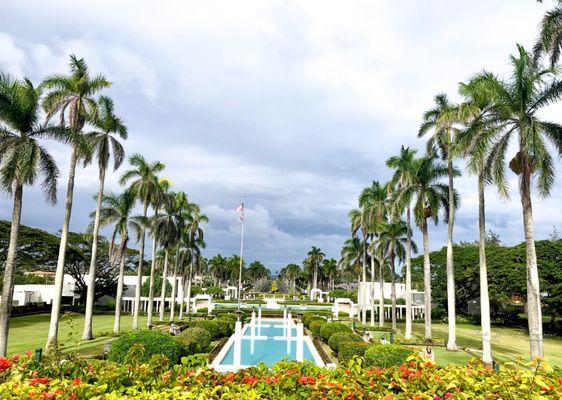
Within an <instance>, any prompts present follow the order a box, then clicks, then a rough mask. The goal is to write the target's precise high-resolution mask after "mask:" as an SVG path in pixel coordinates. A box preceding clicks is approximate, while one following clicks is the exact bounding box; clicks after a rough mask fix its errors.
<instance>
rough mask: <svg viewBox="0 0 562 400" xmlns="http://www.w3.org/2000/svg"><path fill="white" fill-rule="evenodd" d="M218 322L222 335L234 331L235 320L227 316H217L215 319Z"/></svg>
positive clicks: (227, 334) (228, 334)
mask: <svg viewBox="0 0 562 400" xmlns="http://www.w3.org/2000/svg"><path fill="white" fill-rule="evenodd" d="M213 321H214V322H216V323H217V325H218V327H219V331H220V335H221V336H230V335H231V334H232V332H234V324H235V323H234V322H232V320H230V319H227V318H223V317H221V318H217V319H215V320H213Z"/></svg>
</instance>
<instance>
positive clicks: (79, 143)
mask: <svg viewBox="0 0 562 400" xmlns="http://www.w3.org/2000/svg"><path fill="white" fill-rule="evenodd" d="M69 66H70V74H69V75H59V74H57V75H51V76H49V77H47V79H45V81H44V82H43V84H42V86H43V87H44V88H45V89H47V90H48V91H49V92H48V93H47V94H46V96H45V98H44V100H43V108H44V109H45V111H46V112H47V120H50V119H51V118H52V117H53V116H55V115H56V114H58V115H59V117H60V125H61V126H62V125H64V126H66V127H68V128H70V132H69V135H70V136H72V137H73V140H71V141H68V142H69V143H71V144H72V151H71V154H70V167H69V173H68V184H67V188H66V201H65V209H64V221H63V224H62V229H61V237H60V246H59V255H58V260H57V269H56V274H55V288H54V296H53V304H52V307H51V322H50V325H49V334H48V336H47V349H50V348H51V347H52V346H53V345H56V343H57V338H58V329H59V317H60V308H61V300H62V287H63V280H64V266H65V259H66V249H67V245H68V230H69V227H70V217H71V213H72V202H73V196H74V177H75V175H76V165H77V163H78V162H79V161H80V160H84V161H88V158H89V153H90V152H89V149H88V147H87V146H85V143H84V142H85V141H84V140H79V139H80V137H79V136H78V135H79V134H81V133H82V129H83V128H84V125H85V123H86V121H87V120H88V119H89V118H93V117H95V115H96V114H97V108H98V107H97V102H96V100H95V98H94V95H95V94H96V93H97V92H99V91H100V90H102V89H104V88H107V87H109V86H110V85H111V83H110V82H109V81H107V79H105V77H104V76H103V75H96V76H91V75H90V71H89V70H88V66H87V64H86V62H85V61H84V59H83V58H77V57H76V56H75V55H73V54H72V55H71V56H70V64H69Z"/></svg>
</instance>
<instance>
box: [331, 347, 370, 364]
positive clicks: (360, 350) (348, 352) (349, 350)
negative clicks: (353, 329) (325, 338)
mask: <svg viewBox="0 0 562 400" xmlns="http://www.w3.org/2000/svg"><path fill="white" fill-rule="evenodd" d="M370 346H371V343H365V342H363V341H361V342H341V343H340V347H339V350H338V362H339V363H340V365H345V364H347V362H348V361H349V360H351V359H352V358H353V357H354V356H358V357H363V356H364V355H365V351H366V350H367V349H368V348H369V347H370Z"/></svg>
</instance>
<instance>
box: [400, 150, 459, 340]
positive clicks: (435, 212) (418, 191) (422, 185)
mask: <svg viewBox="0 0 562 400" xmlns="http://www.w3.org/2000/svg"><path fill="white" fill-rule="evenodd" d="M414 164H415V165H414V174H413V176H412V184H411V185H409V186H408V187H405V188H403V189H402V190H401V191H400V192H398V193H397V194H396V196H397V199H396V201H397V202H398V204H405V203H407V200H406V199H412V201H413V202H414V210H413V211H414V220H415V222H416V225H417V226H418V227H419V228H420V229H421V231H422V235H423V254H424V263H423V283H424V307H425V312H424V316H425V339H426V340H431V264H430V260H429V234H428V229H427V221H428V219H431V220H433V221H434V222H435V224H437V223H438V221H439V212H440V211H441V210H443V211H444V213H445V220H447V218H448V210H449V207H448V202H449V187H448V186H447V185H446V184H443V183H441V182H440V180H441V179H442V178H444V177H446V176H448V172H449V171H448V167H447V166H446V165H445V164H443V163H441V162H439V161H437V160H436V158H435V157H423V158H421V159H416V160H415V161H414ZM453 172H454V173H458V172H457V171H456V170H453ZM453 193H454V196H453V200H454V201H455V204H456V199H457V197H458V195H457V194H456V191H455V192H453Z"/></svg>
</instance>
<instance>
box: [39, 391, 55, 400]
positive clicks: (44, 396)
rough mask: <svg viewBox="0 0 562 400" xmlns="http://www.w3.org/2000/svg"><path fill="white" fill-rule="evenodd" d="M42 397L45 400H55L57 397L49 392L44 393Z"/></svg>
mask: <svg viewBox="0 0 562 400" xmlns="http://www.w3.org/2000/svg"><path fill="white" fill-rule="evenodd" d="M41 397H42V398H44V399H53V398H55V395H54V394H52V393H49V392H42V393H41Z"/></svg>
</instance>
